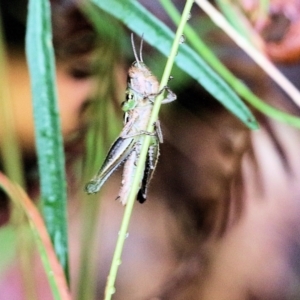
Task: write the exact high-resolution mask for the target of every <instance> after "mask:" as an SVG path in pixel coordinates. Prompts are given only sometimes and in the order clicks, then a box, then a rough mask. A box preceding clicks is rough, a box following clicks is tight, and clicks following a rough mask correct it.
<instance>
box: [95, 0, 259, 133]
mask: <svg viewBox="0 0 300 300" xmlns="http://www.w3.org/2000/svg"><path fill="white" fill-rule="evenodd" d="M92 1H93V2H94V3H95V4H97V5H98V6H99V7H100V8H101V9H103V10H104V11H106V12H108V13H110V14H112V15H113V16H115V17H116V18H117V19H119V20H121V21H122V22H123V23H124V24H126V25H127V26H128V27H129V28H130V29H131V30H132V31H134V32H136V33H137V34H139V35H142V34H144V39H145V40H146V41H147V42H148V43H149V44H150V45H152V46H153V47H155V48H157V49H158V50H159V51H160V52H161V53H163V54H164V55H166V56H167V55H168V53H169V51H170V49H171V45H172V41H173V40H174V33H173V32H172V31H171V30H170V29H169V28H168V27H167V26H166V25H165V24H163V23H162V22H161V21H159V20H158V19H157V18H156V17H154V16H153V15H152V14H150V13H149V12H148V11H147V10H146V9H145V8H144V7H143V6H142V5H140V4H139V3H138V2H137V1H134V0H126V1H125V0H124V1H118V0H110V1H108V0H105V1H103V0H92ZM112 7H113V9H112ZM175 64H176V65H177V66H178V67H179V68H181V69H182V70H183V71H185V72H186V73H188V74H189V75H190V76H191V77H193V78H194V79H196V80H197V81H198V82H199V83H200V84H201V85H202V86H203V87H204V88H205V89H206V90H207V91H208V92H209V93H210V94H212V95H213V96H214V97H215V98H216V99H217V100H218V101H220V102H221V103H222V104H223V105H224V106H225V107H226V108H227V109H228V110H230V111H231V112H232V113H233V114H234V115H235V116H237V117H238V118H239V119H240V120H241V121H242V122H244V123H245V124H246V125H247V126H248V127H249V128H251V129H256V128H258V124H257V122H256V120H255V118H254V116H253V115H252V113H251V112H250V110H249V109H248V108H247V106H246V105H245V104H244V103H243V101H242V100H241V99H240V98H239V97H238V96H237V95H236V94H235V93H234V92H233V91H232V89H231V88H229V86H228V85H227V84H226V83H225V82H224V81H223V80H222V79H221V78H220V77H219V76H218V75H217V74H216V73H215V71H213V70H212V69H211V68H210V67H209V66H208V65H207V64H206V63H205V61H204V60H202V59H201V58H200V57H199V55H197V54H196V53H195V51H193V50H192V49H191V48H190V47H188V46H187V45H185V44H183V45H182V47H180V51H179V52H178V54H177V56H176V59H175Z"/></svg>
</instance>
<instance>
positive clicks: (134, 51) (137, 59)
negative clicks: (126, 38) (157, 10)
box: [131, 33, 140, 66]
mask: <svg viewBox="0 0 300 300" xmlns="http://www.w3.org/2000/svg"><path fill="white" fill-rule="evenodd" d="M131 45H132V50H133V54H134V57H135V60H136V62H137V64H138V65H139V66H140V61H139V58H138V56H137V53H136V49H135V45H134V39H133V33H131Z"/></svg>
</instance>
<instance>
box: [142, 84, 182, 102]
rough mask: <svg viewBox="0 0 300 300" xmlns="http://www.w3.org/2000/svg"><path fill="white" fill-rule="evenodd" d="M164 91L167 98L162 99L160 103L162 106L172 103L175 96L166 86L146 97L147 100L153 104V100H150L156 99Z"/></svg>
mask: <svg viewBox="0 0 300 300" xmlns="http://www.w3.org/2000/svg"><path fill="white" fill-rule="evenodd" d="M164 91H167V97H166V98H164V99H163V100H162V101H161V103H162V104H166V103H170V102H173V101H175V100H176V99H177V96H176V94H175V93H174V92H172V91H171V90H170V88H169V87H168V86H165V87H163V88H162V89H161V90H160V91H159V92H158V93H152V94H149V95H147V97H148V98H149V100H150V101H151V102H152V103H154V99H153V100H152V99H151V98H153V97H157V96H158V95H160V94H161V93H163V92H164Z"/></svg>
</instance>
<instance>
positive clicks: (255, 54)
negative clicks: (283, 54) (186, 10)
mask: <svg viewBox="0 0 300 300" xmlns="http://www.w3.org/2000/svg"><path fill="white" fill-rule="evenodd" d="M195 3H197V5H198V6H199V7H200V8H201V9H202V10H204V11H205V13H206V14H207V15H208V16H209V17H210V18H211V20H212V21H213V22H214V23H215V24H216V25H217V26H219V27H220V28H221V29H222V30H223V31H224V32H225V33H226V34H227V35H228V36H229V37H230V38H231V39H232V40H233V41H234V42H235V43H236V44H237V45H238V46H239V47H240V48H241V49H243V50H244V51H245V52H246V53H247V54H248V55H249V56H250V57H251V58H252V59H253V60H254V61H255V62H256V63H257V64H258V65H259V66H260V67H261V68H262V69H263V70H264V71H265V72H266V73H267V74H268V75H269V76H270V78H272V79H273V80H274V81H275V82H276V83H277V84H278V85H279V86H280V87H281V88H282V89H283V90H284V91H285V93H286V94H287V95H288V96H289V97H290V98H291V100H293V101H294V103H295V104H296V105H298V106H299V107H300V92H299V91H298V89H297V88H296V87H295V86H294V85H293V84H292V83H291V82H290V81H289V80H288V79H287V78H286V77H285V76H284V75H283V74H282V73H281V72H280V71H279V70H278V68H276V66H275V65H274V64H273V63H272V62H271V61H270V60H269V59H268V58H267V57H266V56H265V55H264V54H263V53H262V52H260V51H259V50H257V49H256V48H255V47H254V46H253V45H252V44H250V43H249V42H248V41H247V40H246V39H245V38H244V37H243V36H241V35H240V34H239V33H238V32H237V31H236V30H235V29H234V28H233V27H232V26H231V25H230V24H229V22H228V21H227V20H226V19H225V18H224V16H223V15H222V14H221V13H220V12H219V11H218V10H217V9H216V8H215V7H214V6H213V5H212V4H211V3H210V2H209V1H207V0H201V1H200V0H195Z"/></svg>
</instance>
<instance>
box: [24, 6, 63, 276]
mask: <svg viewBox="0 0 300 300" xmlns="http://www.w3.org/2000/svg"><path fill="white" fill-rule="evenodd" d="M28 9H29V10H28V19H27V32H26V55H27V60H28V64H29V71H30V76H31V89H32V98H33V111H34V123H35V136H36V147H37V155H38V165H39V174H40V184H41V201H42V209H43V215H44V218H45V223H46V225H47V229H48V232H49V235H50V237H51V240H52V242H53V246H54V249H55V251H56V254H57V257H58V259H59V261H60V263H61V264H62V266H63V268H64V270H65V274H66V278H67V279H68V278H69V275H68V274H69V270H68V269H69V268H68V236H67V213H66V202H67V196H66V178H65V169H64V165H65V160H64V152H63V143H62V135H61V127H60V119H59V112H58V104H57V92H56V88H55V64H54V51H53V45H52V29H51V13H50V4H49V1H47V0H30V1H29V7H28Z"/></svg>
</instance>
